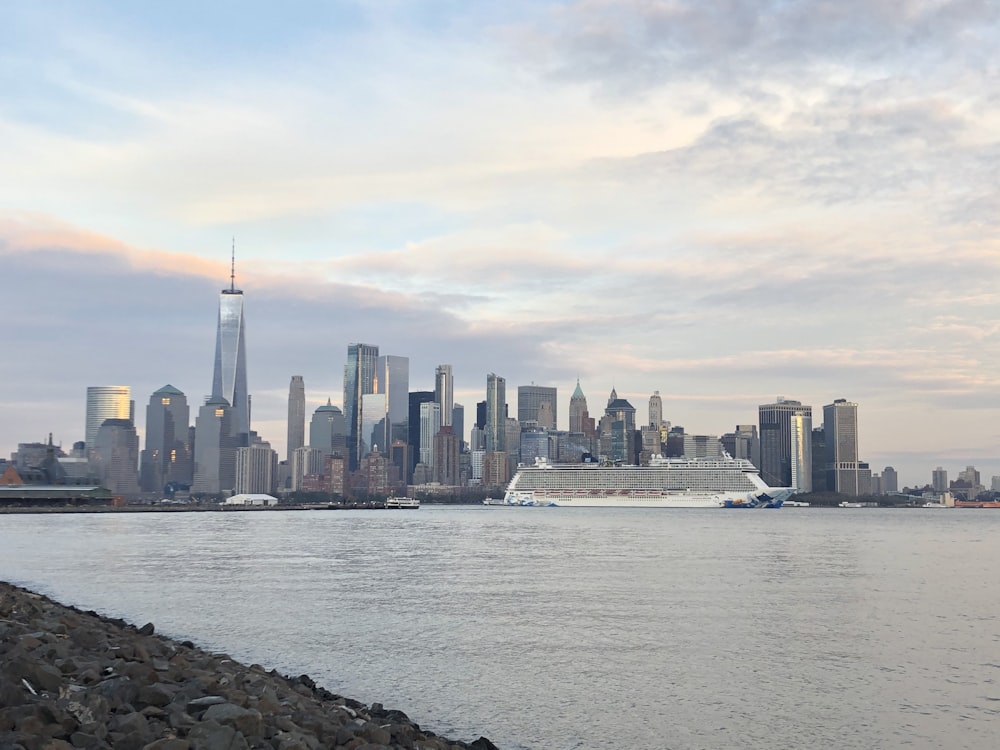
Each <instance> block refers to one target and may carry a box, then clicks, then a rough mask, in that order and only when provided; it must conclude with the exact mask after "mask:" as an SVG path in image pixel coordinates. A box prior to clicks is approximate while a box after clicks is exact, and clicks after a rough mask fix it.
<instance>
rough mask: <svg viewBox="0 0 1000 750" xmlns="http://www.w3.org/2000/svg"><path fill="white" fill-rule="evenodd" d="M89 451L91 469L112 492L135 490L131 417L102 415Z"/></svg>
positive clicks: (135, 447) (135, 449) (136, 449)
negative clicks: (112, 417)
mask: <svg viewBox="0 0 1000 750" xmlns="http://www.w3.org/2000/svg"><path fill="white" fill-rule="evenodd" d="M90 455H91V465H92V466H93V467H94V472H95V473H96V474H97V476H98V478H99V479H100V480H101V484H102V485H103V486H104V487H107V488H108V489H109V490H110V491H111V494H112V495H135V494H137V493H138V492H139V474H138V466H139V436H138V435H136V432H135V425H134V424H133V423H132V420H131V419H105V420H104V421H103V422H102V423H101V426H100V427H99V428H98V430H97V436H96V437H95V438H94V447H93V449H92V450H91V454H90Z"/></svg>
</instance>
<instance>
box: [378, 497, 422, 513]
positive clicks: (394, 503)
mask: <svg viewBox="0 0 1000 750" xmlns="http://www.w3.org/2000/svg"><path fill="white" fill-rule="evenodd" d="M385 507H386V508H387V509H389V510H417V509H418V508H420V501H419V500H417V499H416V498H415V497H389V498H386V500H385Z"/></svg>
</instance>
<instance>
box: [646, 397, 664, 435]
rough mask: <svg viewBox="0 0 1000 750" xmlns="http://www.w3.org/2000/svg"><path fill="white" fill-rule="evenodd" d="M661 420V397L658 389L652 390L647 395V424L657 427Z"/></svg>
mask: <svg viewBox="0 0 1000 750" xmlns="http://www.w3.org/2000/svg"><path fill="white" fill-rule="evenodd" d="M662 422H663V399H661V398H660V392H659V391H653V395H652V396H650V397H649V426H650V427H656V428H659V427H660V424H661V423H662Z"/></svg>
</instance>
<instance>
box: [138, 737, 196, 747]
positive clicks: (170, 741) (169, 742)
mask: <svg viewBox="0 0 1000 750" xmlns="http://www.w3.org/2000/svg"><path fill="white" fill-rule="evenodd" d="M190 747H191V743H190V742H188V741H187V740H181V739H178V738H177V737H165V738H163V739H159V740H156V742H150V743H149V744H148V745H146V746H145V747H143V748H142V750H189V748H190Z"/></svg>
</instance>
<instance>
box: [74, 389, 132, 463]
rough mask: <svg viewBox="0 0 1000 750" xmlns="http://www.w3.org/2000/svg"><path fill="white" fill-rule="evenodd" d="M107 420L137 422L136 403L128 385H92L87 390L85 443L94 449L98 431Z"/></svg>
mask: <svg viewBox="0 0 1000 750" xmlns="http://www.w3.org/2000/svg"><path fill="white" fill-rule="evenodd" d="M105 419H131V420H132V421H133V422H135V403H134V402H133V401H132V390H131V389H130V388H129V387H128V386H127V385H92V386H88V388H87V422H86V432H85V433H84V435H85V436H84V442H86V444H87V448H88V449H90V448H93V447H94V441H95V440H96V439H97V431H98V430H99V429H100V428H101V425H102V424H103V423H104V420H105Z"/></svg>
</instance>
